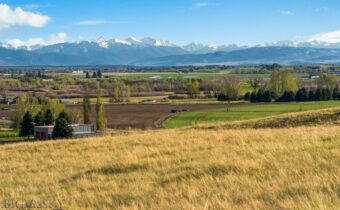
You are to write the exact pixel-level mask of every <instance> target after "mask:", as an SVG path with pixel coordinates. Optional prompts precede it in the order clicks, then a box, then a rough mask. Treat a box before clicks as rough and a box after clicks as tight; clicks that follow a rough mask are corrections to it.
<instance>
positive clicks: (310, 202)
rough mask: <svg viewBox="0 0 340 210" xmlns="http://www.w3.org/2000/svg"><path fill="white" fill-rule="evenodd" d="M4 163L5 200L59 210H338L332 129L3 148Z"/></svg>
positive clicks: (0, 177) (337, 154)
mask: <svg viewBox="0 0 340 210" xmlns="http://www.w3.org/2000/svg"><path fill="white" fill-rule="evenodd" d="M0 161H1V166H2V167H1V169H0V195H1V196H2V198H1V199H6V198H7V199H9V198H12V199H14V200H15V199H20V200H21V201H22V200H24V201H30V200H32V199H33V200H35V201H47V200H50V201H54V200H56V199H58V200H60V202H61V203H62V207H63V208H64V209H104V208H106V209H338V208H339V207H340V194H339V186H340V178H339V174H340V129H339V127H336V126H333V127H332V126H329V127H322V126H319V127H308V128H306V127H299V128H289V129H272V130H271V129H258V130H254V129H244V130H221V129H220V130H205V129H200V130H195V129H182V130H180V129H174V130H160V131H152V132H129V133H120V134H117V135H116V136H113V137H103V138H97V139H88V140H68V141H56V142H39V143H21V144H17V145H6V146H1V147H0ZM55 205H56V204H55ZM56 207H58V206H56Z"/></svg>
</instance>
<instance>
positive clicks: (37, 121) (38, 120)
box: [34, 112, 45, 126]
mask: <svg viewBox="0 0 340 210" xmlns="http://www.w3.org/2000/svg"><path fill="white" fill-rule="evenodd" d="M34 124H35V125H36V126H43V125H45V118H44V115H43V113H42V112H38V114H37V115H35V117H34Z"/></svg>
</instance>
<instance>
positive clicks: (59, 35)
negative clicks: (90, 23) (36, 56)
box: [4, 32, 67, 49]
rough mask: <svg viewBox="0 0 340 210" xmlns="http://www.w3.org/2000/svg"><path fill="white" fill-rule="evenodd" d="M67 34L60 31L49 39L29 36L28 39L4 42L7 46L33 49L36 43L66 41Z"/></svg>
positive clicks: (48, 43) (49, 43) (50, 43)
mask: <svg viewBox="0 0 340 210" xmlns="http://www.w3.org/2000/svg"><path fill="white" fill-rule="evenodd" d="M66 39H67V34H65V33H63V32H60V33H57V34H51V35H49V36H48V38H47V39H44V38H40V37H38V38H29V39H28V40H26V41H23V40H20V39H11V40H8V41H6V42H5V43H4V46H5V47H14V48H21V47H27V49H31V47H32V46H35V45H42V46H46V45H52V44H58V43H64V42H66Z"/></svg>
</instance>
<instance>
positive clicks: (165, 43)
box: [142, 37, 176, 47]
mask: <svg viewBox="0 0 340 210" xmlns="http://www.w3.org/2000/svg"><path fill="white" fill-rule="evenodd" d="M142 42H143V43H144V44H146V45H152V46H158V47H174V46H176V45H175V44H174V43H172V42H169V41H166V40H165V41H164V40H160V39H153V38H150V37H146V38H144V39H142Z"/></svg>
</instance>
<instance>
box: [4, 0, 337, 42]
mask: <svg viewBox="0 0 340 210" xmlns="http://www.w3.org/2000/svg"><path fill="white" fill-rule="evenodd" d="M0 2H1V3H3V4H2V7H3V8H2V9H6V8H4V5H6V6H7V10H8V7H9V8H10V11H12V12H13V16H7V17H2V16H3V14H4V12H2V13H3V14H1V7H0V42H6V41H9V40H13V39H17V40H21V41H27V40H28V39H30V38H31V39H32V38H34V39H36V40H37V41H39V40H40V41H43V40H45V42H51V40H55V41H56V42H57V40H58V39H61V40H63V41H79V40H82V39H86V40H93V39H96V38H98V37H100V36H103V37H105V38H108V39H111V38H121V39H123V38H126V37H130V36H136V37H154V38H159V39H166V40H170V41H172V42H175V43H178V44H188V43H190V42H201V43H205V44H210V43H214V44H231V43H236V44H241V45H254V44H259V43H263V42H270V41H279V40H307V39H310V38H311V37H315V34H319V35H320V36H322V34H323V33H329V32H332V34H331V36H333V38H334V36H339V39H340V32H339V31H340V1H339V0H202V1H195V0H54V1H52V0H33V1H32V0H30V1H28V0H3V1H1V0H0ZM17 7H20V8H21V9H22V11H23V12H24V13H27V16H24V17H17V16H16V13H15V9H16V8H17ZM18 14H19V13H18ZM30 14H33V15H37V16H36V17H35V16H34V17H35V19H34V20H32V21H30V22H29V21H28V19H29V18H31V16H32V15H30ZM19 15H20V14H19ZM6 18H7V19H8V20H7V19H6ZM15 18H18V20H17V21H16V20H13V19H15ZM20 18H21V19H20ZM39 18H41V19H39ZM22 19H24V20H22ZM26 20H27V22H25V21H26ZM34 21H38V23H35V22H34ZM39 21H40V22H39ZM335 38H336V39H337V37H335Z"/></svg>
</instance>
